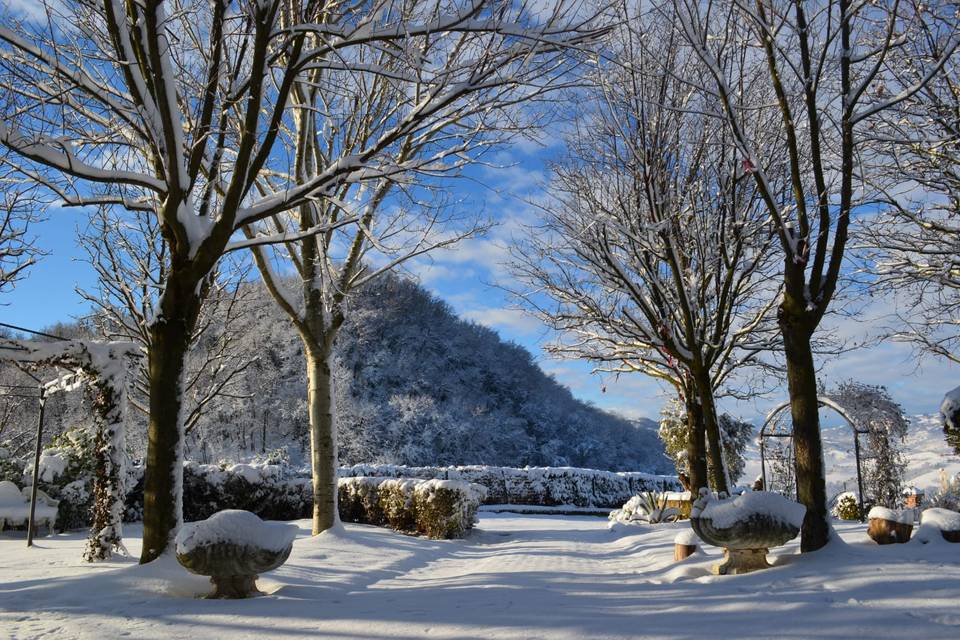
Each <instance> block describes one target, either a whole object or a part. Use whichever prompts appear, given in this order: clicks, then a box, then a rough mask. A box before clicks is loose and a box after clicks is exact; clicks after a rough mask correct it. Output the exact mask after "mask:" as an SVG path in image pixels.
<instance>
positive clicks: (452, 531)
mask: <svg viewBox="0 0 960 640" xmlns="http://www.w3.org/2000/svg"><path fill="white" fill-rule="evenodd" d="M485 495H486V489H485V488H484V487H482V486H481V485H478V484H473V483H470V482H464V481H462V480H421V479H415V478H406V479H400V478H379V477H367V476H358V477H352V478H340V481H339V504H340V519H341V520H343V521H345V522H361V523H365V524H375V525H380V524H386V525H388V526H390V527H391V528H393V529H396V530H397V531H403V532H406V533H419V534H422V535H425V536H427V537H428V538H434V539H446V538H462V537H463V536H464V535H466V533H467V532H468V531H469V530H470V529H471V528H473V524H474V522H476V516H477V508H478V507H479V506H480V503H481V501H482V500H483V498H484V496H485Z"/></svg>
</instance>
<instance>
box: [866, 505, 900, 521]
mask: <svg viewBox="0 0 960 640" xmlns="http://www.w3.org/2000/svg"><path fill="white" fill-rule="evenodd" d="M867 517H868V518H870V519H873V518H877V519H879V520H889V521H890V522H900V514H899V513H897V512H896V511H894V510H893V509H887V508H886V507H873V508H872V509H870V513H868V514H867Z"/></svg>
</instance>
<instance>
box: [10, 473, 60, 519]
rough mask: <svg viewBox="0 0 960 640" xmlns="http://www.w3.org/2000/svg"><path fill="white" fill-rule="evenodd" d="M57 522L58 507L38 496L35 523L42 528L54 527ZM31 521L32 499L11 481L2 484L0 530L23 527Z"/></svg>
mask: <svg viewBox="0 0 960 640" xmlns="http://www.w3.org/2000/svg"><path fill="white" fill-rule="evenodd" d="M56 520H57V507H56V505H55V504H54V505H48V504H46V502H45V501H44V500H43V498H42V497H41V496H38V497H37V506H36V511H35V512H34V521H35V522H36V523H37V524H38V525H40V526H45V527H52V526H53V523H54V522H56ZM29 521H30V498H28V497H27V495H24V492H23V491H21V490H20V489H18V488H17V485H15V484H13V483H12V482H10V481H9V480H4V481H2V482H0V529H3V527H6V526H11V527H22V526H25V525H26V524H27V523H28V522H29Z"/></svg>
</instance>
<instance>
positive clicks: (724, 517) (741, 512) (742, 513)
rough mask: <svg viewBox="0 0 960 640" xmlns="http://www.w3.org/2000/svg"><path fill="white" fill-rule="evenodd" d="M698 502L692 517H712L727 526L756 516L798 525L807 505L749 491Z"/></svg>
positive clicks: (801, 521) (778, 495) (768, 493)
mask: <svg viewBox="0 0 960 640" xmlns="http://www.w3.org/2000/svg"><path fill="white" fill-rule="evenodd" d="M705 502H706V504H703V502H701V501H698V502H697V503H695V504H694V506H693V512H692V513H691V517H700V518H704V519H707V520H710V521H711V522H712V523H713V526H714V527H717V528H720V529H726V528H729V527H732V526H733V525H734V524H736V523H737V522H743V521H744V520H747V519H749V518H750V517H751V516H753V515H764V516H768V517H770V518H771V519H773V520H777V521H780V522H785V523H787V524H789V525H792V526H794V527H797V528H799V527H800V526H801V525H802V524H803V516H804V514H806V512H807V508H806V507H805V506H803V505H802V504H800V503H798V502H794V501H793V500H788V499H787V498H784V497H783V496H782V495H780V494H779V493H774V492H772V491H748V492H747V493H744V494H742V495H739V496H736V497H735V498H726V499H723V500H706V501H705Z"/></svg>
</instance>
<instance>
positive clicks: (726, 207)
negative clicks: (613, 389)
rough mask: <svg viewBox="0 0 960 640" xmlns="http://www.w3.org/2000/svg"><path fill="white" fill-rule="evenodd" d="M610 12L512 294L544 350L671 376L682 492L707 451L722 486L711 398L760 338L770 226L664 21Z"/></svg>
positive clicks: (703, 481)
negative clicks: (678, 417)
mask: <svg viewBox="0 0 960 640" xmlns="http://www.w3.org/2000/svg"><path fill="white" fill-rule="evenodd" d="M620 11H621V13H620V17H621V21H620V26H619V27H618V28H617V29H616V30H615V31H614V34H613V37H612V38H611V39H610V42H609V45H608V48H607V49H605V50H604V61H603V63H602V64H601V65H599V66H598V68H597V70H596V72H595V73H594V74H592V76H591V80H592V82H593V87H592V88H591V89H590V90H589V91H588V92H586V93H585V94H581V95H578V102H579V103H580V104H583V105H586V106H584V107H583V108H582V110H581V111H580V112H579V113H578V114H577V119H576V122H575V129H574V131H573V133H572V134H571V135H570V136H568V140H567V142H568V147H569V157H568V158H567V159H566V160H565V161H563V162H560V163H558V164H557V165H555V166H554V168H553V181H552V183H551V185H550V191H551V196H552V198H551V200H550V201H548V202H547V203H546V204H545V205H544V207H543V209H544V214H545V222H544V226H543V228H541V229H537V230H535V231H534V232H532V233H531V234H530V239H529V240H528V241H526V242H525V243H523V244H520V245H518V247H517V251H516V255H517V258H518V260H517V262H516V265H515V271H516V273H517V275H518V276H519V277H520V278H521V280H523V281H524V282H526V283H528V285H529V287H530V291H529V292H524V293H521V299H522V300H523V301H524V302H525V303H526V305H527V306H528V307H530V308H532V309H533V310H534V312H535V313H537V315H539V316H540V317H541V318H542V319H543V320H544V321H545V322H546V323H547V324H548V326H550V327H551V328H552V329H554V330H556V331H558V332H560V334H561V338H560V342H559V343H557V344H555V345H553V346H552V347H551V348H550V349H551V351H553V352H554V353H557V354H561V355H566V356H574V357H586V358H588V359H590V360H594V361H596V362H599V363H600V365H599V368H600V369H601V370H605V371H615V372H618V373H619V372H631V371H635V372H640V373H643V374H646V375H649V376H652V377H654V378H658V379H660V380H663V381H666V382H667V383H669V384H671V385H672V386H674V387H675V388H676V389H677V391H678V393H679V395H680V397H681V399H682V400H683V402H684V404H685V405H686V407H687V416H688V420H690V426H691V428H690V435H691V438H690V442H689V445H688V446H689V450H688V459H689V467H690V475H691V484H692V486H693V488H694V489H697V488H699V487H702V486H707V464H706V458H707V457H709V459H710V461H711V464H710V465H709V469H710V473H711V477H710V478H709V481H710V482H709V484H710V485H711V486H713V487H714V488H716V489H717V490H718V491H728V490H729V486H728V480H727V478H726V476H725V474H724V471H723V470H724V465H723V462H722V454H721V449H722V442H721V437H720V432H719V427H718V415H717V408H716V396H717V394H718V390H719V389H721V388H723V387H725V386H726V385H728V384H729V383H731V382H732V380H733V376H734V374H735V373H736V372H737V371H738V370H740V369H742V368H743V367H745V366H746V365H749V364H758V363H760V362H761V360H760V358H759V356H760V354H762V353H763V352H764V351H765V350H766V349H768V348H769V347H770V346H771V343H770V337H771V336H772V334H771V333H770V332H769V328H770V324H771V322H770V321H771V313H770V312H771V310H772V309H773V307H774V303H773V302H772V300H773V299H775V297H776V287H775V286H774V287H770V286H769V285H768V278H767V275H768V274H769V272H770V271H771V266H772V264H773V262H772V260H771V258H770V255H769V254H770V251H769V247H770V243H771V242H773V241H774V238H773V235H772V229H771V228H770V226H769V224H768V221H767V215H766V211H765V210H764V208H763V206H762V203H761V202H760V201H759V199H758V197H757V190H756V187H755V186H754V184H753V182H752V180H750V179H749V177H747V176H744V174H743V173H742V171H741V170H740V159H739V157H738V156H737V154H736V153H735V151H734V149H733V146H732V144H731V142H730V140H729V139H728V134H727V132H726V130H725V128H724V127H723V126H721V125H720V123H718V122H717V121H716V120H714V119H712V118H710V117H705V116H703V115H701V114H700V112H702V111H704V110H707V111H709V110H710V109H711V108H713V107H712V105H711V104H710V103H709V101H703V100H701V99H700V97H699V96H698V94H696V93H695V92H692V91H691V90H690V88H689V86H688V85H687V82H686V81H685V80H683V78H684V77H688V76H693V75H696V74H698V73H699V72H700V69H701V64H700V62H699V60H697V59H696V57H695V56H693V55H692V54H690V53H689V51H686V52H685V51H684V50H683V49H682V47H681V46H680V42H679V38H678V36H677V34H676V32H675V31H674V30H673V29H672V28H671V27H670V25H669V18H664V19H663V20H652V21H649V22H643V21H641V20H640V19H639V16H637V15H635V14H633V11H635V10H634V9H630V8H629V7H628V5H626V4H624V5H623V7H622V8H621V10H620ZM750 95H751V94H749V93H746V94H744V95H743V97H742V99H743V100H747V99H749V96H750ZM704 431H705V434H706V451H705V450H704V444H703V438H704V435H703V434H704Z"/></svg>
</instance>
